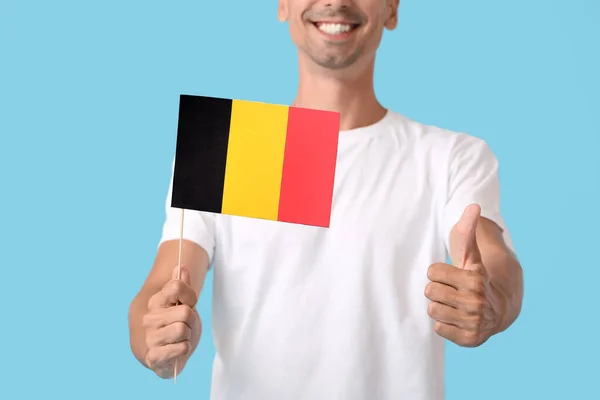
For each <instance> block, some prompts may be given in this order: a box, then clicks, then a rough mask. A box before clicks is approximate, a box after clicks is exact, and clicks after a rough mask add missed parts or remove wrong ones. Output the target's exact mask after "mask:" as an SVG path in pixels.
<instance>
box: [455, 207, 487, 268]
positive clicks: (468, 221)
mask: <svg viewBox="0 0 600 400" xmlns="http://www.w3.org/2000/svg"><path fill="white" fill-rule="evenodd" d="M480 216H481V207H480V206H479V205H477V204H471V205H469V206H467V208H465V211H464V212H463V215H462V216H461V217H460V220H459V221H458V222H457V223H456V225H454V235H453V241H454V245H455V246H454V247H455V248H456V251H457V253H456V255H457V259H458V260H459V265H458V267H459V268H466V269H469V267H470V266H472V265H473V264H481V254H480V252H479V247H478V246H477V240H476V232H477V223H478V222H479V217H480Z"/></svg>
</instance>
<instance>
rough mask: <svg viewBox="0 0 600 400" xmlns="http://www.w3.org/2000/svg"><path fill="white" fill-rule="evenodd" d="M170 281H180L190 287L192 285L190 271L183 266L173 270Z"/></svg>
mask: <svg viewBox="0 0 600 400" xmlns="http://www.w3.org/2000/svg"><path fill="white" fill-rule="evenodd" d="M180 270H181V271H180ZM171 279H173V280H180V281H183V282H185V283H187V284H188V285H190V286H191V285H192V280H191V278H190V270H189V269H188V268H187V267H186V266H185V265H183V264H182V265H181V268H179V267H177V266H176V267H175V268H173V274H172V275H171Z"/></svg>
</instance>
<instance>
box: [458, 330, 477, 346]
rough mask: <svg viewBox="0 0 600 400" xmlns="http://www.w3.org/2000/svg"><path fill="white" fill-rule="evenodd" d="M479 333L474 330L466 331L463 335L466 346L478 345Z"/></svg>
mask: <svg viewBox="0 0 600 400" xmlns="http://www.w3.org/2000/svg"><path fill="white" fill-rule="evenodd" d="M477 336H478V335H477V334H476V333H474V332H465V333H463V335H462V341H463V343H464V345H465V346H469V347H471V346H475V345H477Z"/></svg>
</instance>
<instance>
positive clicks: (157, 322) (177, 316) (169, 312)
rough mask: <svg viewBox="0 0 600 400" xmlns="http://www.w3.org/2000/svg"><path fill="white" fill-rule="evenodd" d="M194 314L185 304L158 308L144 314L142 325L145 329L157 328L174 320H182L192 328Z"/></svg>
mask: <svg viewBox="0 0 600 400" xmlns="http://www.w3.org/2000/svg"><path fill="white" fill-rule="evenodd" d="M195 314H196V312H195V311H194V310H193V309H192V308H190V307H189V306H187V305H185V304H181V305H178V306H174V307H169V308H158V309H156V311H150V312H149V313H147V314H146V315H144V317H143V319H142V325H143V326H144V328H147V329H159V328H163V327H165V326H167V325H170V324H173V323H175V322H183V323H185V324H187V325H188V326H189V327H190V328H192V326H193V321H194V318H195V317H196V315H195Z"/></svg>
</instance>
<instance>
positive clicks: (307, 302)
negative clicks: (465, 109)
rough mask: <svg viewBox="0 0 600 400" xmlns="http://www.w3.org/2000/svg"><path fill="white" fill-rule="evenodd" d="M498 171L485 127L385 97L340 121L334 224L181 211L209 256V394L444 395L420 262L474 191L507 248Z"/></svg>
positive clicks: (292, 398)
mask: <svg viewBox="0 0 600 400" xmlns="http://www.w3.org/2000/svg"><path fill="white" fill-rule="evenodd" d="M497 173H498V171H497V161H496V158H495V156H494V154H493V153H492V152H491V150H490V149H489V147H488V146H487V144H486V143H485V142H484V141H483V140H481V139H478V138H475V137H473V136H469V135H466V134H461V133H455V132H451V131H448V130H444V129H440V128H436V127H432V126H427V125H423V124H420V123H417V122H414V121H411V120H409V119H408V118H406V117H404V116H402V115H400V114H398V113H394V112H392V111H388V112H387V114H386V116H385V117H384V118H383V119H382V120H380V121H379V122H377V123H375V124H373V125H371V126H367V127H363V128H358V129H353V130H348V131H342V132H340V137H339V148H338V161H337V169H336V175H335V186H334V197H333V207H332V215H331V227H330V228H329V229H325V228H317V227H308V226H303V225H294V224H287V223H279V222H273V221H266V220H256V219H250V218H243V217H233V216H226V215H215V214H208V213H200V212H196V211H186V221H185V224H184V237H185V238H186V239H189V240H192V241H194V242H196V243H198V244H199V245H200V246H202V247H203V248H204V249H205V250H206V251H207V252H208V254H209V257H210V260H211V262H212V265H213V267H214V290H213V336H214V345H215V349H216V357H215V360H214V364H213V380H212V392H211V399H212V400H242V399H251V400H282V399H285V400H296V399H298V400H354V399H357V400H359V399H360V400H399V399H410V400H440V399H443V397H444V340H443V339H442V338H440V337H439V336H438V335H437V334H436V333H435V332H434V330H433V324H434V322H433V321H432V319H431V318H430V317H429V316H428V314H427V305H428V300H427V299H426V298H425V296H424V290H425V286H426V285H427V283H428V282H429V281H428V279H427V276H426V273H427V268H428V267H429V266H430V265H431V264H432V263H434V262H445V261H446V260H447V255H448V251H447V249H448V239H449V233H450V230H451V228H452V226H453V225H454V224H455V223H456V222H457V221H458V219H459V218H460V216H461V215H462V212H463V211H464V209H465V207H466V206H467V205H469V204H471V203H478V204H479V205H480V206H481V208H482V215H483V216H484V217H487V218H489V219H491V220H493V221H495V222H496V223H497V224H498V225H499V226H500V227H501V228H503V229H504V237H505V240H506V241H507V243H508V245H509V246H511V248H512V243H511V240H510V236H509V233H508V231H507V230H506V227H505V225H504V222H503V219H502V217H501V214H500V191H499V181H498V175H497ZM171 188H172V183H171V186H170V188H169V194H168V196H167V204H166V205H167V218H166V222H165V225H164V229H163V236H162V239H161V242H162V241H165V240H173V239H178V238H179V221H180V210H178V209H172V208H171V207H170V196H171Z"/></svg>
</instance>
